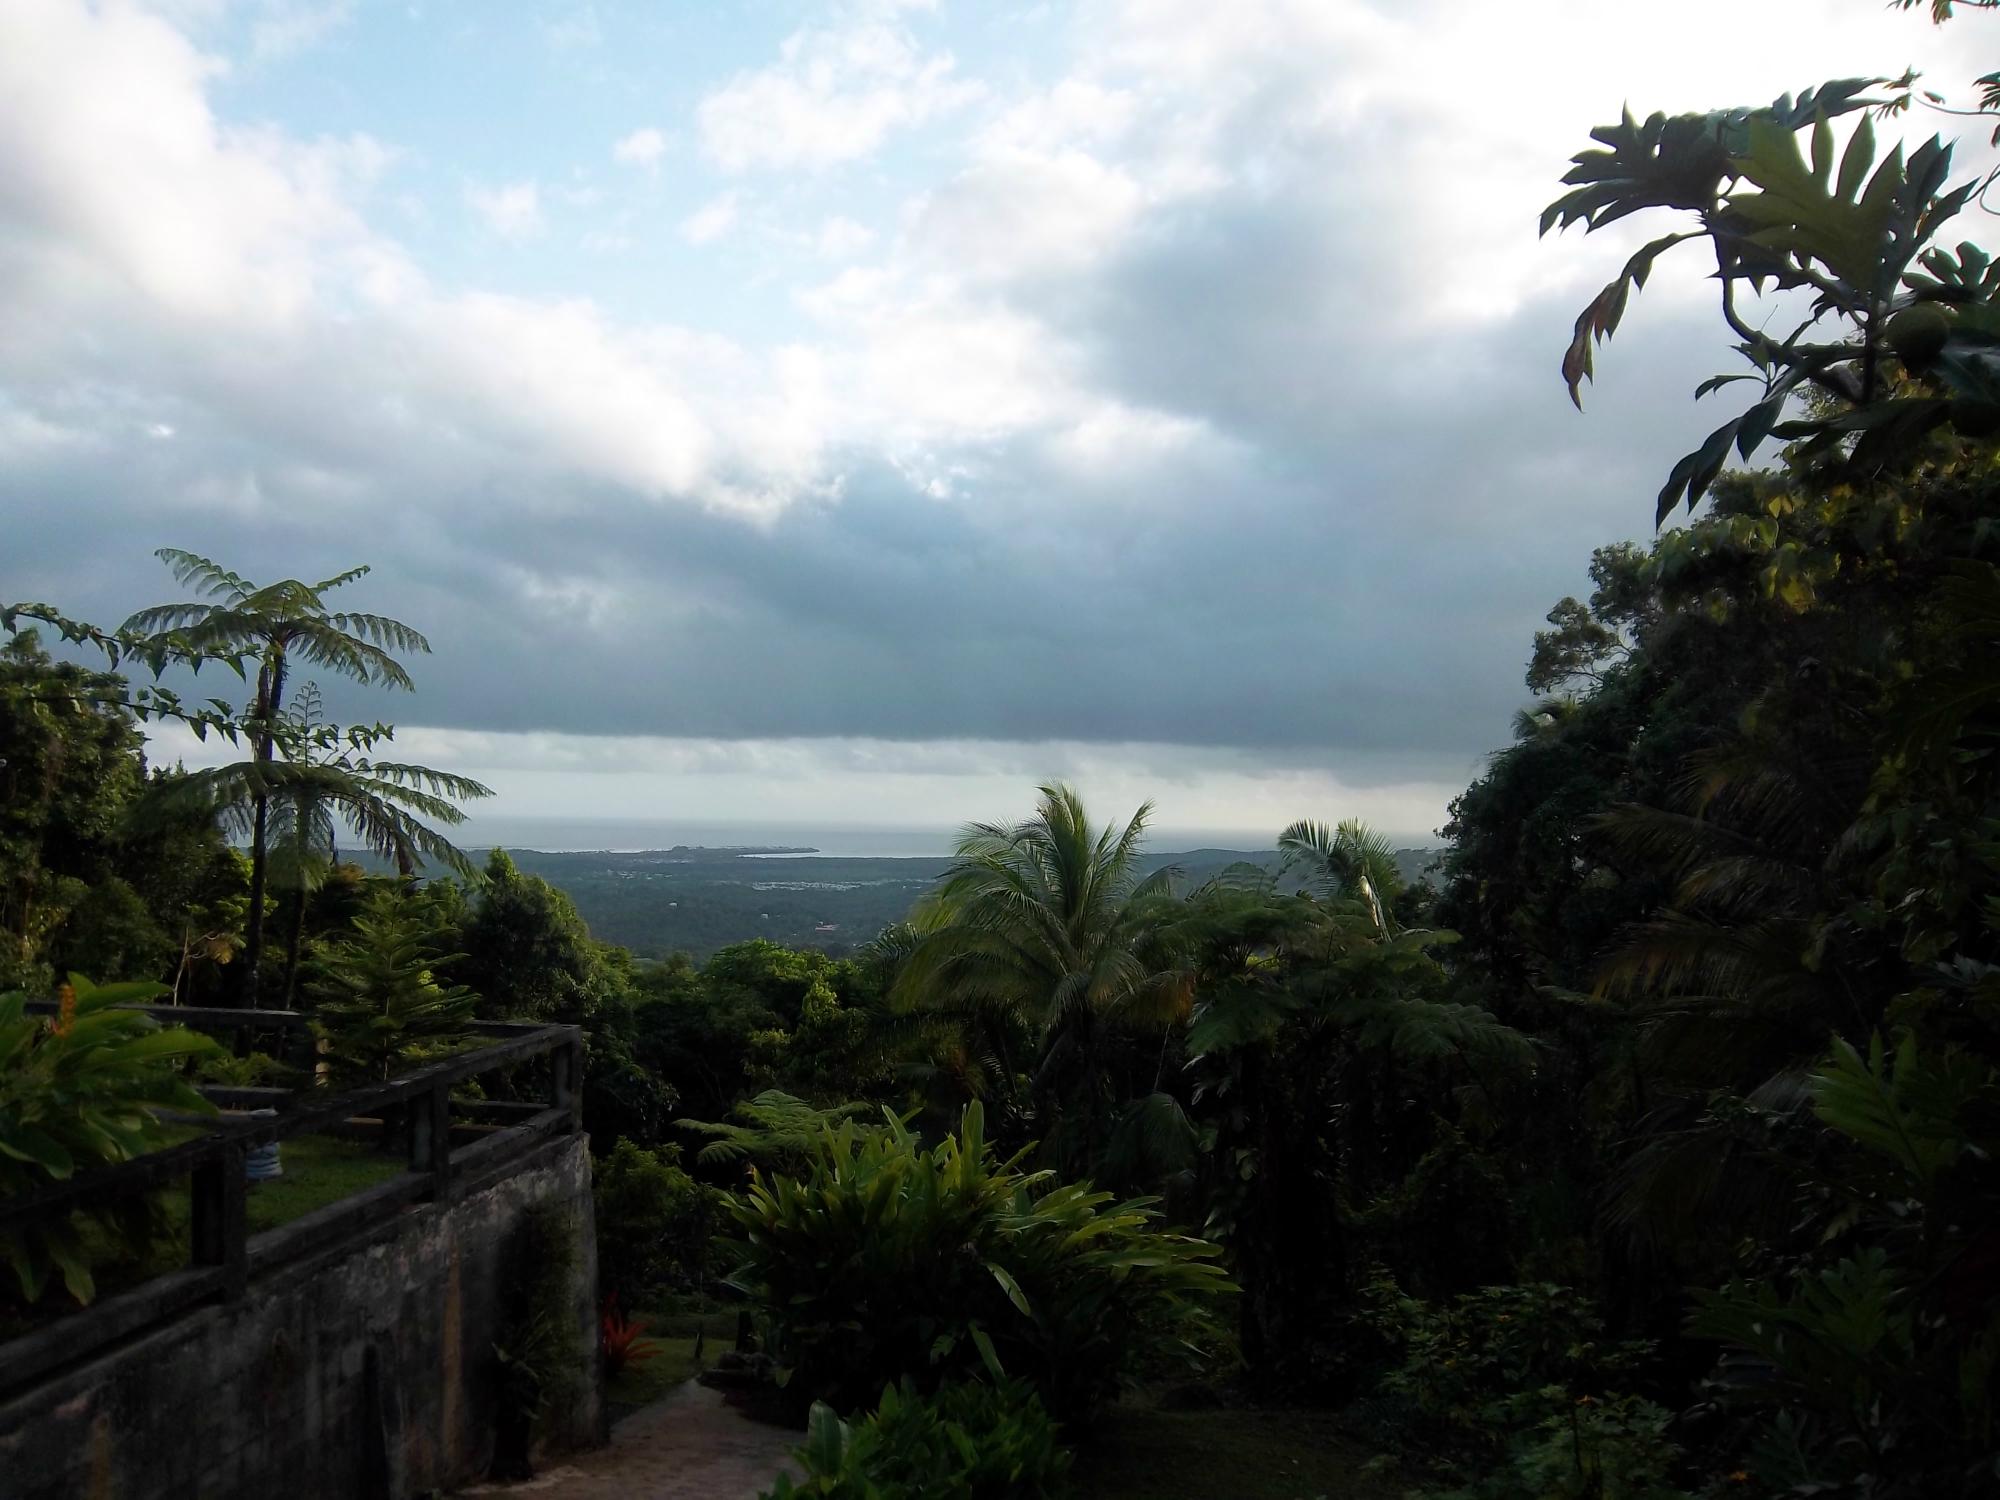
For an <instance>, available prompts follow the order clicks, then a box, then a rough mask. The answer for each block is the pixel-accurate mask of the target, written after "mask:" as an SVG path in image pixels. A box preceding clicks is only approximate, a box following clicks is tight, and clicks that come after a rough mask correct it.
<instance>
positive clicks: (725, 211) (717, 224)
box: [681, 193, 741, 245]
mask: <svg viewBox="0 0 2000 1500" xmlns="http://www.w3.org/2000/svg"><path fill="white" fill-rule="evenodd" d="M740 206H741V205H740V201H739V199H738V196H737V195H736V194H735V193H721V194H718V195H717V196H715V197H713V198H711V199H709V200H708V202H706V203H704V204H703V205H702V206H701V207H700V208H698V209H696V210H695V211H694V212H693V213H691V214H689V215H688V216H687V217H686V218H685V219H683V220H682V221H681V238H682V239H684V240H686V241H687V242H688V243H689V244H690V245H706V244H709V243H710V242H711V241H714V240H719V239H721V238H722V237H723V236H724V235H725V234H727V233H729V231H730V230H732V229H734V228H735V227H736V214H737V210H738V208H739V207H740Z"/></svg>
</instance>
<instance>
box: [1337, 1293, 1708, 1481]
mask: <svg viewBox="0 0 2000 1500" xmlns="http://www.w3.org/2000/svg"><path fill="white" fill-rule="evenodd" d="M1369 1301H1370V1314H1371V1322H1372V1324H1373V1327H1374V1330H1375V1331H1376V1332H1377V1333H1378V1334H1379V1335H1381V1336H1383V1337H1384V1338H1386V1339H1387V1340H1388V1341H1389V1343H1390V1345H1391V1347H1392V1348H1393V1349H1394V1350H1395V1351H1396V1356H1397V1361H1398V1362H1397V1363H1396V1364H1395V1365H1394V1366H1393V1367H1392V1368H1391V1369H1390V1370H1389V1371H1388V1372H1387V1373H1386V1374H1385V1375H1384V1377H1383V1379H1382V1381H1381V1387H1380V1389H1381V1391H1382V1392H1383V1393H1384V1396H1385V1397H1386V1400H1385V1401H1382V1402H1378V1403H1377V1406H1378V1408H1379V1409H1380V1410H1381V1411H1382V1412H1383V1413H1384V1414H1385V1415H1386V1416H1387V1418H1388V1430H1387V1431H1386V1432H1385V1433H1384V1436H1385V1437H1386V1438H1387V1440H1388V1442H1389V1444H1390V1446H1392V1447H1393V1448H1395V1449H1397V1450H1398V1451H1399V1452H1400V1454H1401V1457H1402V1459H1403V1461H1404V1462H1405V1463H1409V1464H1412V1465H1414V1466H1415V1467H1417V1468H1418V1469H1420V1470H1426V1471H1428V1472H1429V1473H1430V1474H1431V1475H1432V1476H1433V1477H1434V1479H1435V1481H1437V1482H1439V1483H1441V1484H1443V1485H1446V1486H1449V1488H1447V1489H1445V1490H1443V1491H1441V1492H1440V1496H1439V1500H1445V1497H1449V1500H1517V1497H1518V1500H1530V1497H1543V1496H1576V1497H1579V1500H1581V1497H1584V1496H1589V1497H1593V1500H1611V1497H1614V1496H1615V1497H1622V1500H1665V1497H1668V1496H1672V1495H1675V1494H1678V1493H1679V1491H1677V1490H1675V1489H1674V1488H1673V1487H1672V1485H1671V1484H1670V1482H1669V1480H1668V1473H1669V1470H1670V1468H1671V1466H1672V1464H1673V1463H1674V1462H1675V1460H1676V1459H1677V1457H1678V1453H1677V1450H1676V1449H1675V1447H1674V1445H1673V1443H1672V1442H1671V1441H1669V1440H1668V1438H1667V1437H1666V1435H1665V1434H1666V1428H1667V1424H1668V1423H1669V1421H1670V1420H1671V1416H1670V1414H1669V1413H1668V1412H1666V1411H1665V1410H1663V1409H1662V1408H1660V1407H1658V1406H1656V1405H1654V1404H1653V1403H1652V1402H1650V1401H1647V1400H1644V1399H1642V1398H1641V1397H1638V1396H1635V1395H1631V1394H1625V1393H1620V1392H1618V1391H1616V1390H1614V1389H1612V1387H1614V1386H1615V1385H1617V1384H1620V1383H1625V1382H1629V1381H1630V1380H1631V1379H1633V1378H1634V1376H1635V1374H1636V1372H1637V1371H1638V1369H1639V1368H1640V1366H1641V1365H1642V1364H1643V1363H1644V1362H1645V1361H1646V1360H1647V1359H1648V1358H1649V1357H1650V1356H1651V1354H1652V1346H1651V1345H1650V1344H1647V1343H1644V1342H1639V1341H1622V1342H1613V1341H1610V1340H1607V1339H1606V1338H1605V1335H1604V1326H1603V1321H1602V1319H1601V1318H1600V1317H1599V1315H1598V1312H1597V1309H1596V1308H1595V1307H1594V1306H1592V1304H1591V1303H1590V1301H1589V1299H1587V1298H1586V1297H1584V1296H1582V1295H1581V1294H1580V1293H1578V1292H1576V1291H1574V1290H1572V1289H1570V1288H1568V1287H1561V1286H1553V1285H1547V1284H1532V1285H1523V1286H1490V1287H1482V1288H1480V1289H1479V1290H1478V1291H1476V1292H1471V1293H1468V1294H1466V1295H1463V1296H1460V1297H1456V1298H1454V1299H1452V1301H1451V1302H1449V1303H1445V1304H1433V1303H1427V1302H1423V1301H1420V1300H1418V1299H1416V1298H1413V1297H1406V1296H1404V1295H1403V1294H1402V1293H1401V1292H1400V1291H1399V1290H1398V1288H1397V1287H1396V1285H1395V1283H1394V1282H1393V1281H1391V1280H1389V1279H1388V1278H1387V1277H1381V1278H1378V1279H1377V1281H1376V1282H1375V1284H1374V1285H1373V1287H1371V1289H1370V1297H1369Z"/></svg>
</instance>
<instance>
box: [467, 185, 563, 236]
mask: <svg viewBox="0 0 2000 1500" xmlns="http://www.w3.org/2000/svg"><path fill="white" fill-rule="evenodd" d="M465 201H466V203H467V204H468V205H470V207H471V208H472V210H473V212H474V213H476V214H478V215H479V217H480V218H482V219H484V220H485V221H486V227H487V228H488V229H490V230H492V231H493V232H494V233H495V234H497V235H499V236H500V237H501V238H502V239H508V240H525V239H531V238H533V237H534V236H535V235H538V234H540V233H542V232H543V231H544V230H545V229H547V228H548V224H547V222H546V221H545V220H544V219H543V218H542V195H541V189H540V188H538V187H537V186H536V185H535V184H534V183H532V182H509V183H503V184H502V185H501V186H499V187H479V186H476V185H475V186H472V187H468V188H467V189H466V190H465Z"/></svg>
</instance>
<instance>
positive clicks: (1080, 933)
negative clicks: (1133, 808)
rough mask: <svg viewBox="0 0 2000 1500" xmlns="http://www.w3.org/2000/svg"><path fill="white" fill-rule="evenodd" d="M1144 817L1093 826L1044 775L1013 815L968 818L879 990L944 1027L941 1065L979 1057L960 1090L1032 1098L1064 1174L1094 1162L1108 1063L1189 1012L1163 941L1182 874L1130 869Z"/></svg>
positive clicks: (1185, 990)
mask: <svg viewBox="0 0 2000 1500" xmlns="http://www.w3.org/2000/svg"><path fill="white" fill-rule="evenodd" d="M1150 813H1151V808H1150V806H1147V807H1141V808H1140V809H1139V810H1138V811H1137V812H1136V813H1134V814H1133V815H1132V817H1131V819H1130V820H1129V821H1128V822H1127V823H1126V824H1125V826H1124V827H1123V828H1119V827H1117V826H1116V825H1115V824H1107V825H1106V826H1105V827H1103V828H1102V829H1099V828H1097V827H1095V826H1094V825H1093V824H1092V823H1091V821H1090V817H1089V814H1088V813H1087V812H1086V810H1085V809H1084V806H1083V803H1082V800H1081V799H1080V798H1079V797H1078V796H1077V794H1076V792H1075V791H1074V790H1072V789H1071V788H1069V787H1067V786H1062V785H1059V784H1050V785H1047V786H1044V787H1042V788H1041V804H1040V806H1039V807H1038V808H1037V809H1036V811H1035V814H1034V816H1032V817H1030V818H1028V819H1026V820H1024V821H1023V822H1020V823H1017V824H1014V825H1012V826H1003V825H1000V824H991V823H975V824H972V825H971V826H969V827H968V828H967V829H966V830H965V832H964V834H963V835H962V836H961V837H960V839H959V841H958V850H957V857H956V859H955V861H954V862H953V864H952V866H951V868H950V869H949V870H948V871H946V873H945V875H944V877H943V878H942V879H941V880H940V881H939V882H938V885H937V888H936V891H935V893H934V894H933V895H932V896H931V897H929V898H928V899H927V900H926V901H925V902H924V903H923V905H922V906H921V907H920V908H919V909H918V912H917V914H916V920H915V924H914V925H915V927H916V929H917V932H918V933H919V934H920V940H919V941H918V942H917V943H916V944H915V945H914V947H913V948H912V949H911V950H910V951H909V953H908V954H907V955H906V956H905V957H904V958H903V960H902V963H901V966H900V972H899V973H898V974H897V977H896V980H895V984H894V988H893V991H892V998H893V1000H894V1003H895V1004H896V1005H897V1007H898V1008H899V1009H901V1010H903V1011H905V1012H910V1013H914V1014H915V1015H917V1016H919V1017H921V1018H922V1019H924V1020H925V1021H927V1022H928V1023H929V1024H931V1025H932V1026H933V1027H935V1028H938V1029H939V1030H940V1031H944V1030H948V1031H950V1032H955V1033H956V1038H955V1040H946V1041H944V1042H943V1045H942V1047H941V1049H940V1056H939V1060H940V1061H943V1060H944V1056H945V1055H948V1054H949V1053H951V1052H953V1051H957V1052H959V1053H961V1054H969V1055H970V1057H971V1058H973V1059H977V1062H976V1063H975V1064H974V1065H973V1067H971V1068H967V1069H966V1070H965V1071H966V1072H967V1074H968V1075H970V1076H976V1077H977V1080H978V1081H977V1083H976V1084H975V1086H974V1088H973V1092H975V1093H978V1094H981V1095H990V1096H992V1097H993V1098H994V1099H995V1100H996V1102H997V1103H998V1104H999V1105H1000V1106H1001V1107H1003V1108H1008V1109H1014V1110H1019V1109H1022V1108H1023V1107H1031V1108H1032V1110H1033V1111H1034V1117H1035V1128H1036V1129H1037V1130H1038V1131H1039V1132H1040V1133H1041V1134H1042V1137H1043V1143H1044V1145H1045V1146H1046V1147H1047V1148H1048V1150H1049V1154H1050V1156H1051V1158H1052V1159H1053V1160H1054V1161H1056V1162H1057V1163H1058V1164H1059V1165H1061V1166H1062V1167H1063V1168H1064V1169H1065V1170H1068V1171H1071V1172H1078V1171H1089V1170H1092V1169H1093V1168H1094V1166H1095V1164H1096V1163H1097V1160H1098V1156H1099V1152H1100V1150H1101V1149H1102V1146H1103V1144H1104V1141H1105V1138H1106V1136H1107V1134H1108V1132H1109V1129H1110V1120H1111V1116H1112V1114H1113V1112H1114V1109H1115V1103H1116V1101H1115V1094H1114V1086H1113V1084H1112V1082H1111V1079H1112V1076H1113V1075H1114V1073H1115V1072H1116V1071H1117V1070H1118V1069H1119V1067H1120V1064H1121V1063H1122V1062H1124V1061H1125V1060H1126V1059H1128V1058H1129V1057H1130V1056H1131V1055H1132V1053H1133V1052H1135V1051H1137V1050H1139V1049H1140V1048H1142V1047H1143V1046H1144V1045H1145V1043H1146V1042H1147V1041H1149V1040H1150V1039H1151V1038H1153V1037H1156V1036H1157V1035H1158V1032H1159V1031H1160V1029H1161V1028H1163V1027H1165V1026H1167V1025H1170V1024H1171V1023H1173V1022H1175V1021H1178V1020H1180V1019H1183V1018H1184V1017H1185V1016H1186V1014H1187V1009H1188V1002H1189V987H1188V977H1187V974H1186V971H1185V969H1184V968H1183V966H1182V965H1181V964H1179V963H1178V962H1177V961H1176V958H1177V955H1176V954H1175V953H1174V951H1173V950H1172V948H1171V946H1170V945H1169V944H1168V943H1167V942H1166V941H1165V935H1166V932H1167V929H1168V925H1169V923H1170V921H1171V919H1172V918H1173V917H1174V916H1176V915H1178V903H1176V902H1174V901H1173V900H1171V899H1170V898H1171V892H1172V889H1173V885H1174V881H1175V879H1176V878H1177V876H1178V873H1179V872H1178V871H1177V870H1175V869H1173V868H1171V867H1168V868H1164V869H1159V870H1155V871H1154V872H1153V873H1152V874H1150V875H1145V876H1141V874H1140V873H1139V853H1140V847H1141V841H1142V838H1143V836H1144V833H1145V827H1146V819H1147V817H1148V816H1149V815H1150ZM1028 1053H1031V1054H1032V1055H1031V1056H1029V1055H1024V1054H1028ZM1031 1067H1032V1070H1033V1072H1032V1084H1031V1100H1029V1101H1022V1100H1019V1099H1017V1098H1016V1095H1017V1093H1018V1088H1019V1085H1018V1080H1019V1078H1020V1075H1021V1074H1022V1073H1023V1072H1026V1071H1027V1070H1028V1069H1029V1068H1031Z"/></svg>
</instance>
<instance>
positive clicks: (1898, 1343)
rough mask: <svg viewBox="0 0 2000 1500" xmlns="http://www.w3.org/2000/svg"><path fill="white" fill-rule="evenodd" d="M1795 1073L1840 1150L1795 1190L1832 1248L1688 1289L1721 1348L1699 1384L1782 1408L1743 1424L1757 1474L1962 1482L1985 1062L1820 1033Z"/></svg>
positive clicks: (1887, 1483)
mask: <svg viewBox="0 0 2000 1500" xmlns="http://www.w3.org/2000/svg"><path fill="white" fill-rule="evenodd" d="M1808 1090H1809V1096H1810V1098H1811V1101H1812V1105H1813V1110H1814V1113H1815V1114H1816V1115H1817V1117H1818V1118H1819V1119H1820V1120H1821V1121H1822V1122H1824V1124H1825V1125H1826V1126H1827V1127H1828V1128H1829V1130H1830V1131H1831V1132H1832V1133H1833V1134H1834V1136H1835V1138H1836V1140H1837V1141H1838V1142H1840V1143H1841V1145H1842V1147H1843V1149H1842V1151H1841V1153H1840V1154H1839V1155H1838V1156H1836V1157H1835V1158H1834V1160H1833V1161H1832V1162H1831V1163H1829V1166H1830V1168H1831V1171H1830V1174H1829V1176H1830V1181H1831V1182H1832V1183H1833V1184H1835V1185H1836V1186H1835V1188H1834V1191H1833V1192H1832V1193H1831V1194H1829V1193H1827V1192H1825V1191H1823V1190H1819V1189H1817V1188H1815V1189H1812V1190H1809V1191H1807V1192H1805V1193H1802V1194H1801V1195H1800V1196H1801V1199H1802V1200H1803V1204H1804V1206H1805V1207H1806V1208H1807V1211H1808V1212H1809V1213H1810V1214H1811V1215H1812V1218H1813V1219H1814V1220H1815V1221H1816V1222H1818V1223H1820V1224H1822V1225H1823V1226H1824V1227H1823V1229H1822V1230H1821V1237H1822V1241H1823V1242H1824V1243H1826V1244H1828V1245H1831V1246H1833V1247H1835V1248H1836V1249H1837V1250H1841V1251H1844V1253H1840V1254H1838V1255H1837V1256H1834V1255H1829V1256H1825V1257H1820V1256H1809V1257H1804V1258H1802V1259H1800V1260H1799V1261H1798V1262H1796V1263H1794V1264H1793V1265H1791V1266H1789V1267H1786V1268H1784V1269H1783V1270H1782V1271H1780V1272H1779V1273H1778V1274H1775V1275H1774V1274H1768V1273H1767V1274H1766V1275H1764V1276H1761V1277H1739V1278H1736V1279H1734V1280H1732V1281H1730V1282H1729V1283H1728V1284H1727V1285H1725V1286H1723V1287H1722V1288H1721V1289H1720V1290H1717V1291H1712V1292H1710V1291H1702V1292H1698V1293H1697V1294H1696V1311H1695V1313H1694V1315H1693V1317H1692V1319H1691V1320H1690V1328H1691V1331H1692V1332H1694V1333H1695V1334H1697V1335H1698V1336H1700V1337H1704V1338H1711V1339H1716V1340H1719V1341H1720V1342H1722V1343H1723V1344H1725V1345H1727V1346H1729V1348H1730V1350H1731V1351H1732V1352H1731V1353H1730V1354H1729V1355H1728V1356H1726V1357H1725V1359H1724V1361H1723V1363H1722V1365H1721V1367H1720V1369H1719V1371H1718V1376H1717V1379H1716V1381H1715V1382H1713V1395H1714V1397H1715V1399H1716V1400H1717V1401H1718V1402H1719V1403H1720V1404H1721V1405H1722V1407H1723V1408H1724V1409H1725V1410H1727V1409H1733V1408H1746V1407H1747V1408H1748V1409H1749V1410H1751V1411H1753V1412H1758V1413H1762V1412H1764V1411H1768V1410H1769V1409H1770V1408H1772V1407H1774V1406H1775V1407H1777V1408H1778V1409H1779V1411H1780V1412H1781V1413H1782V1414H1783V1416H1784V1419H1785V1420H1784V1422H1783V1425H1782V1428H1781V1429H1779V1431H1780V1432H1781V1434H1782V1440H1775V1439H1774V1434H1773V1432H1772V1431H1771V1430H1770V1429H1769V1428H1768V1425H1767V1424H1765V1423H1757V1424H1755V1426H1754V1428H1753V1429H1752V1432H1753V1434H1754V1435H1753V1436H1752V1437H1751V1439H1750V1441H1749V1449H1750V1462H1751V1463H1752V1465H1753V1466H1754V1467H1755V1468H1756V1469H1757V1470H1758V1472H1759V1474H1760V1476H1761V1477H1764V1478H1766V1479H1768V1480H1770V1481H1771V1482H1773V1483H1780V1482H1782V1483H1783V1484H1784V1485H1786V1486H1790V1487H1795V1488H1798V1489H1801V1490H1804V1489H1807V1488H1810V1487H1823V1488H1824V1487H1835V1486H1861V1487H1867V1488H1870V1489H1873V1490H1874V1491H1876V1492H1879V1493H1886V1494H1903V1493H1909V1494H1939V1495H1948V1494H1960V1493H1964V1494H1970V1493H1973V1492H1974V1491H1975V1489H1976V1487H1977V1484H1978V1482H1979V1481H1978V1480H1977V1479H1976V1478H1975V1476H1982V1475H1983V1476H1985V1477H1986V1478H1987V1479H1990V1478H1991V1476H1992V1475H1993V1474H1994V1473H1996V1472H2000V1468H1996V1466H2000V1426H1996V1423H1995V1420H1994V1402H1993V1393H1994V1386H1995V1374H1996V1370H2000V1298H1996V1297H1995V1295H1994V1293H1993V1289H1992V1270H1991V1264H1992V1262H1991V1259H1990V1257H1991V1254H1992V1251H1991V1248H1990V1247H1991V1245H1992V1243H1993V1236H1994V1230H1993V1228H1992V1217H1991V1216H1992V1205H1993V1204H1994V1202H1995V1201H1996V1198H2000V1192H1996V1188H2000V1183H1996V1168H1995V1162H1996V1160H2000V1069H1996V1068H1995V1067H1993V1066H1992V1065H1991V1064H1989V1063H1986V1062H1984V1061H1983V1060H1981V1059H1979V1058H1976V1057H1973V1056H1970V1055H1968V1054H1966V1053H1965V1052H1963V1051H1961V1050H1959V1049H1957V1048H1944V1049H1938V1050H1926V1049H1925V1048H1923V1047H1922V1046H1921V1045H1920V1043H1919V1042H1918V1040H1917V1038H1916V1037H1915V1035H1914V1034H1906V1035H1905V1036H1904V1037H1903V1038H1902V1039H1901V1041H1900V1042H1899V1044H1898V1045H1897V1046H1896V1048H1895V1050H1894V1051H1893V1053H1892V1052H1891V1051H1890V1049H1889V1048H1888V1047H1887V1045H1886V1044H1885V1043H1884V1042H1883V1040H1882V1039H1881V1038H1880V1037H1879V1036H1877V1037H1875V1038H1873V1039H1872V1040H1871V1041H1870V1044H1869V1048H1868V1052H1867V1054H1866V1056H1864V1055H1863V1054H1862V1053H1861V1052H1860V1051H1859V1050H1857V1049H1856V1048H1855V1047H1853V1046H1851V1045H1849V1044H1848V1043H1846V1042H1843V1041H1836V1042H1835V1045H1834V1048H1833V1052H1832V1054H1831V1055H1830V1056H1829V1057H1828V1058H1827V1059H1826V1061H1825V1062H1824V1064H1823V1065H1822V1066H1821V1068H1820V1070H1819V1071H1818V1072H1817V1073H1815V1074H1814V1075H1813V1077H1812V1078H1811V1080H1810V1082H1809V1085H1808Z"/></svg>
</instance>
